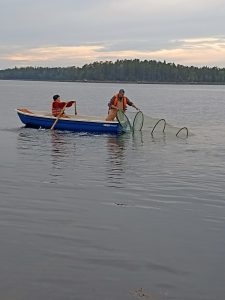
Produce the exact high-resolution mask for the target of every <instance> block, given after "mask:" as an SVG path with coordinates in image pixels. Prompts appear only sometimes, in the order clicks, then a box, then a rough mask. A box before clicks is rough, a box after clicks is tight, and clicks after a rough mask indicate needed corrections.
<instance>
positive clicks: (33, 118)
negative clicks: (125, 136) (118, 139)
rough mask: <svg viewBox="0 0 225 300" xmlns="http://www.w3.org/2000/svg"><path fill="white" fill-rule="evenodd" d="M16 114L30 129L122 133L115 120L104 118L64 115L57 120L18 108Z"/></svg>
mask: <svg viewBox="0 0 225 300" xmlns="http://www.w3.org/2000/svg"><path fill="white" fill-rule="evenodd" d="M16 112H17V114H18V116H19V118H20V120H21V122H22V123H23V124H25V126H26V127H31V128H45V129H51V128H52V127H53V124H55V125H54V129H58V130H67V131H79V132H82V131H83V132H92V133H95V132H96V133H112V134H119V133H121V132H122V131H123V130H122V126H121V125H120V123H119V122H118V121H117V120H116V121H105V117H96V116H84V115H66V116H61V117H60V118H57V117H54V116H53V115H52V114H51V113H49V112H44V111H34V110H32V111H31V110H29V109H27V108H18V109H16ZM56 121H57V122H56Z"/></svg>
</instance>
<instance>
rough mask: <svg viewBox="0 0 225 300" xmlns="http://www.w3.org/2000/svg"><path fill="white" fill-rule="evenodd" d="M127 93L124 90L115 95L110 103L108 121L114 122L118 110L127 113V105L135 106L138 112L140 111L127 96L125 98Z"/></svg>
mask: <svg viewBox="0 0 225 300" xmlns="http://www.w3.org/2000/svg"><path fill="white" fill-rule="evenodd" d="M124 94H125V91H124V90H123V89H121V90H119V93H118V94H116V95H114V96H113V97H112V99H111V100H110V101H109V103H108V107H109V111H108V116H107V117H106V121H113V120H114V119H115V117H116V114H117V111H118V110H123V111H126V109H127V105H129V106H133V107H134V108H135V109H136V110H139V109H138V108H137V107H136V106H135V105H134V103H133V102H131V101H130V100H129V99H128V98H127V97H126V96H124Z"/></svg>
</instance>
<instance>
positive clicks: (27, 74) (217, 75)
mask: <svg viewBox="0 0 225 300" xmlns="http://www.w3.org/2000/svg"><path fill="white" fill-rule="evenodd" d="M0 80H39V81H72V82H73V81H74V82H76V81H83V82H133V83H187V84H225V68H218V67H211V68H210V67H207V66H204V67H195V66H190V67H188V66H183V65H179V64H177V65H176V64H174V63H167V62H166V61H164V62H160V61H155V60H143V61H141V60H139V59H133V60H127V59H125V60H117V61H115V62H112V61H105V62H103V61H100V62H94V63H91V64H85V65H83V66H82V67H76V66H71V67H52V68H50V67H30V66H28V67H21V68H18V67H14V68H9V69H5V70H0Z"/></svg>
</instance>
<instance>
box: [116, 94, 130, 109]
mask: <svg viewBox="0 0 225 300" xmlns="http://www.w3.org/2000/svg"><path fill="white" fill-rule="evenodd" d="M118 101H119V94H117V95H115V99H114V102H113V105H114V106H117V104H118ZM126 109H127V97H125V96H123V110H124V111H125V110H126Z"/></svg>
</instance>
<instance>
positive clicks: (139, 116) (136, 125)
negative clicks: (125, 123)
mask: <svg viewBox="0 0 225 300" xmlns="http://www.w3.org/2000/svg"><path fill="white" fill-rule="evenodd" d="M143 124H144V114H143V112H142V111H139V112H137V113H136V115H135V117H134V120H133V130H134V131H140V130H141V129H142V127H143Z"/></svg>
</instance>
